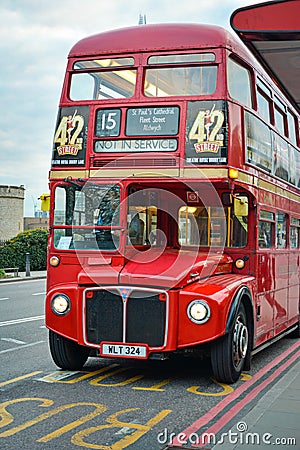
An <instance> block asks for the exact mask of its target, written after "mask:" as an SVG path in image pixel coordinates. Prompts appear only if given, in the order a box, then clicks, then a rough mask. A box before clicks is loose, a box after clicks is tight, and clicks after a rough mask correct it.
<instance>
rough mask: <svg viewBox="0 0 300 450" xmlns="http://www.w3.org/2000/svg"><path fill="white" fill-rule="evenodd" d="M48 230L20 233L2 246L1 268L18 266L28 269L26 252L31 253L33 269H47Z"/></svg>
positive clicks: (21, 268)
mask: <svg viewBox="0 0 300 450" xmlns="http://www.w3.org/2000/svg"><path fill="white" fill-rule="evenodd" d="M47 240H48V231H46V230H40V229H38V228H37V229H35V230H30V231H23V232H22V233H19V234H18V235H17V236H16V237H14V238H12V239H10V240H9V241H8V242H7V243H6V244H4V245H3V246H1V247H0V268H1V267H2V268H5V267H18V268H19V270H20V271H25V269H26V253H29V255H30V269H31V270H45V269H46V259H47Z"/></svg>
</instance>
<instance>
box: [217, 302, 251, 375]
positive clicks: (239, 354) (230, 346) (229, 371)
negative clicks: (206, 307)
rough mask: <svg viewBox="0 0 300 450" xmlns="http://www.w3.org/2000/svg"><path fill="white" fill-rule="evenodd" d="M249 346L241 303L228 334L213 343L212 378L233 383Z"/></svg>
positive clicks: (245, 320)
mask: <svg viewBox="0 0 300 450" xmlns="http://www.w3.org/2000/svg"><path fill="white" fill-rule="evenodd" d="M248 346H249V331H248V324H247V315H246V311H245V307H244V305H243V304H242V303H241V304H240V306H239V308H238V311H237V313H236V315H235V320H234V322H233V326H232V328H231V329H230V330H229V332H228V333H227V334H226V335H225V336H223V337H222V338H220V339H219V340H218V341H217V342H215V343H214V345H213V346H212V349H211V364H212V369H213V374H214V377H215V378H216V379H217V380H218V381H220V382H222V383H228V384H231V383H235V382H236V381H237V380H238V379H239V377H240V375H241V372H242V369H243V366H244V362H245V359H246V356H247V351H248Z"/></svg>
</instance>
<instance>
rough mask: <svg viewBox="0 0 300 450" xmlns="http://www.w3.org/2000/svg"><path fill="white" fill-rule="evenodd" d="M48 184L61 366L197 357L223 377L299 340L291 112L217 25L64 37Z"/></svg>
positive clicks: (49, 301) (53, 334) (55, 342)
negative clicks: (265, 351)
mask: <svg viewBox="0 0 300 450" xmlns="http://www.w3.org/2000/svg"><path fill="white" fill-rule="evenodd" d="M49 183H50V190H51V209H50V238H49V246H48V279H47V298H46V325H47V327H48V328H49V342H50V351H51V355H52V357H53V360H54V362H55V363H56V365H57V366H59V367H60V368H62V369H67V370H79V369H81V368H82V367H83V366H84V364H85V363H86V361H87V359H88V358H89V357H90V356H93V357H95V356H98V357H101V358H135V359H141V360H145V359H149V360H150V359H156V360H157V359H159V360H164V359H166V358H169V357H172V356H173V355H177V354H182V355H187V356H189V355H191V356H192V355H194V356H199V355H201V354H204V355H208V356H210V358H211V365H212V371H213V375H214V377H215V378H216V379H217V380H219V381H221V382H225V383H233V382H236V381H237V380H238V378H239V376H240V374H241V372H242V371H244V370H246V371H247V370H250V364H251V358H252V356H253V355H254V354H255V353H256V352H258V351H259V350H260V349H262V348H265V346H266V345H268V344H270V343H271V342H273V341H274V340H276V339H278V338H280V337H282V336H284V335H285V334H287V333H292V332H293V333H294V334H296V335H298V336H299V292H300V291H299V289H300V288H299V281H300V271H299V245H300V244H299V242H300V153H299V109H298V107H297V104H296V103H295V102H293V99H292V98H291V96H289V95H287V94H286V92H285V91H284V90H283V89H282V88H281V87H280V84H279V83H278V82H277V81H276V80H274V76H273V75H271V72H270V71H267V70H266V68H263V66H262V65H261V64H260V63H259V62H258V60H257V59H256V58H255V57H254V56H253V54H252V53H251V52H250V51H249V50H248V49H247V48H246V47H245V46H244V44H243V43H242V42H241V41H240V40H239V38H238V37H236V36H235V35H233V34H230V33H229V32H228V31H227V30H225V29H222V28H220V27H216V26H209V25H199V24H150V25H140V26H136V27H131V28H124V29H117V30H113V31H106V32H102V33H100V34H97V35H94V36H91V37H87V38H86V39H83V40H81V41H79V42H78V43H76V44H75V45H74V47H73V48H72V49H71V51H70V53H69V57H68V63H67V70H66V76H65V80H64V84H63V89H62V94H61V100H60V106H59V112H58V118H57V124H56V128H55V135H54V146H53V156H52V166H51V170H50V180H49Z"/></svg>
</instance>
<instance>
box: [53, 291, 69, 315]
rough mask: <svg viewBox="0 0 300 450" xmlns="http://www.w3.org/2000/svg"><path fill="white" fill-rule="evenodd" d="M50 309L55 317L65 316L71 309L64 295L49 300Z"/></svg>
mask: <svg viewBox="0 0 300 450" xmlns="http://www.w3.org/2000/svg"><path fill="white" fill-rule="evenodd" d="M51 309H52V311H53V312H54V314H56V315H57V316H65V315H66V314H68V312H69V311H70V309H71V300H70V299H69V297H68V296H67V295H66V294H57V295H55V296H54V297H53V298H52V300H51Z"/></svg>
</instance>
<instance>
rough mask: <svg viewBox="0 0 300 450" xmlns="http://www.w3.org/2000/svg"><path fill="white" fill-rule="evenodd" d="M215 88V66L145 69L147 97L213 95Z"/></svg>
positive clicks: (145, 92) (145, 91)
mask: <svg viewBox="0 0 300 450" xmlns="http://www.w3.org/2000/svg"><path fill="white" fill-rule="evenodd" d="M216 86H217V67H216V66H192V67H160V68H156V69H147V70H146V76H145V83H144V94H145V95H146V96H147V97H176V96H192V95H197V96H199V95H209V94H213V93H214V92H215V90H216Z"/></svg>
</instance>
